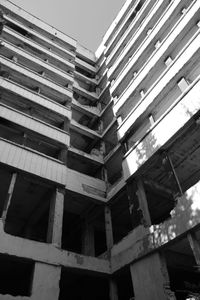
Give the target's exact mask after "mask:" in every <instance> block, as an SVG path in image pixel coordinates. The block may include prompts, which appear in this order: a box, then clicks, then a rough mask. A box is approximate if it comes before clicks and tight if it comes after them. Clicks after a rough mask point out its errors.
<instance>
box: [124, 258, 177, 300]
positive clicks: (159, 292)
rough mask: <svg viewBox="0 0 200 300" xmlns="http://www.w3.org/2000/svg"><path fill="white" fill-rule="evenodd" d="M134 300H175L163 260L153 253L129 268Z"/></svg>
mask: <svg viewBox="0 0 200 300" xmlns="http://www.w3.org/2000/svg"><path fill="white" fill-rule="evenodd" d="M130 271H131V278H132V283H133V289H134V294H135V298H134V299H135V300H147V299H148V300H161V299H162V300H175V299H176V297H175V295H174V293H173V292H172V291H171V290H170V282H169V275H168V270H167V266H166V262H165V258H164V257H163V256H161V255H160V253H158V252H157V253H154V254H152V255H149V256H147V257H145V258H143V259H142V260H139V261H137V262H135V263H134V264H132V265H131V266H130Z"/></svg>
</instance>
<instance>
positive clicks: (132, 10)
mask: <svg viewBox="0 0 200 300" xmlns="http://www.w3.org/2000/svg"><path fill="white" fill-rule="evenodd" d="M143 3H144V1H143V0H142V1H141V0H137V1H135V3H134V4H132V3H131V2H127V3H126V4H125V6H124V7H123V8H122V12H120V13H119V15H118V16H117V19H118V22H119V23H120V24H119V25H118V28H116V29H115V28H113V33H112V34H111V37H110V38H109V39H108V41H106V43H105V44H106V49H105V54H106V56H108V55H109V54H110V53H111V51H112V49H113V48H114V46H115V45H116V44H117V42H118V40H119V38H121V36H122V35H123V33H124V32H125V31H126V30H127V28H128V27H129V25H130V23H131V21H132V19H133V18H134V17H135V15H136V14H137V13H138V12H139V11H140V9H141V7H142V5H143ZM127 5H128V7H127ZM125 7H126V9H125ZM124 9H125V11H124ZM127 9H128V10H127ZM124 13H125V14H124ZM114 29H115V30H114Z"/></svg>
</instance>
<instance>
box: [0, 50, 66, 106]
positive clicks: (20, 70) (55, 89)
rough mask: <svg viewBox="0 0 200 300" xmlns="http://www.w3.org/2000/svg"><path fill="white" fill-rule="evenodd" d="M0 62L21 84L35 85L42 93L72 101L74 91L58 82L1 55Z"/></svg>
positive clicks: (63, 100) (62, 100)
mask: <svg viewBox="0 0 200 300" xmlns="http://www.w3.org/2000/svg"><path fill="white" fill-rule="evenodd" d="M0 63H1V66H2V69H3V68H4V69H3V70H4V71H6V72H8V74H9V75H10V73H11V78H15V80H16V81H17V82H18V81H20V84H22V85H24V86H26V85H28V86H35V87H37V88H39V89H41V91H42V94H44V95H46V96H47V97H48V96H49V97H50V98H52V99H55V100H56V99H58V100H59V99H60V101H61V102H66V101H70V100H71V97H72V91H70V90H69V89H67V88H63V87H61V86H59V85H57V84H56V83H54V82H52V81H50V80H48V79H46V78H44V77H43V76H42V75H39V74H38V73H36V72H33V71H31V70H29V69H27V68H25V67H23V66H21V65H19V64H17V63H14V62H13V61H11V60H9V59H6V58H4V57H2V56H0Z"/></svg>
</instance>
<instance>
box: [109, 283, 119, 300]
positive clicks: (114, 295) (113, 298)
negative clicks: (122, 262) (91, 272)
mask: <svg viewBox="0 0 200 300" xmlns="http://www.w3.org/2000/svg"><path fill="white" fill-rule="evenodd" d="M109 287H110V292H109V296H110V300H118V290H117V283H116V281H115V280H114V279H113V278H111V279H110V282H109Z"/></svg>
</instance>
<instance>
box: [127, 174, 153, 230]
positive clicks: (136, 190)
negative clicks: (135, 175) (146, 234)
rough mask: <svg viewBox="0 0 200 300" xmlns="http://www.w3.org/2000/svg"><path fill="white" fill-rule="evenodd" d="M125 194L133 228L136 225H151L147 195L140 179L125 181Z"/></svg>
mask: <svg viewBox="0 0 200 300" xmlns="http://www.w3.org/2000/svg"><path fill="white" fill-rule="evenodd" d="M127 196H128V202H129V211H130V215H131V222H132V226H133V228H135V227H137V226H138V225H144V226H145V227H148V226H151V218H150V214H149V209H148V203H147V196H146V192H145V189H144V184H143V182H142V180H141V179H139V180H137V181H136V180H133V181H132V182H129V183H127Z"/></svg>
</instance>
